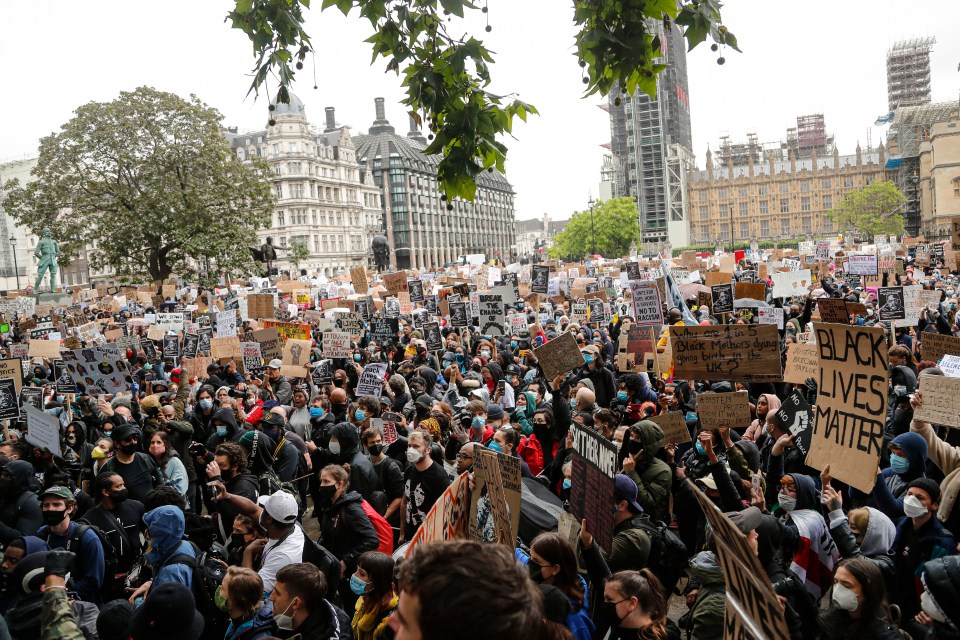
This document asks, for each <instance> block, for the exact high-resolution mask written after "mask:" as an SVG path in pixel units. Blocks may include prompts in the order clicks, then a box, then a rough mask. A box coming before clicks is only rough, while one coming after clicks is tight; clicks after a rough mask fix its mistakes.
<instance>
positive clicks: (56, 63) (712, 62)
mask: <svg viewBox="0 0 960 640" xmlns="http://www.w3.org/2000/svg"><path fill="white" fill-rule="evenodd" d="M315 4H319V3H317V2H315ZM230 6H231V2H230V1H229V0H166V1H165V2H162V3H160V2H147V1H146V0H71V1H67V0H30V1H29V2H19V3H13V2H12V1H11V0H6V1H0V54H2V59H3V60H4V62H5V64H4V71H5V73H4V79H3V85H4V89H5V90H4V92H3V95H4V99H3V100H0V122H2V123H3V126H2V129H0V131H2V134H0V161H5V160H10V159H14V158H18V157H23V156H29V155H34V154H35V153H36V149H37V142H38V140H39V138H40V137H42V136H44V135H48V134H49V133H51V132H53V131H55V130H57V129H58V128H59V127H60V125H61V124H63V123H64V122H66V121H67V120H68V119H69V118H70V115H71V112H72V111H73V110H74V109H75V108H77V107H78V106H79V105H81V104H84V103H87V102H89V101H108V100H111V99H114V98H116V97H117V95H118V94H119V92H120V91H124V90H131V89H134V88H136V87H137V86H141V85H150V86H154V87H156V88H158V89H161V90H165V91H172V92H176V93H180V94H189V93H195V94H197V95H198V96H199V97H200V98H201V99H203V100H204V101H205V102H207V103H208V104H210V105H211V106H214V107H216V108H217V109H219V110H220V112H221V113H222V114H223V115H224V123H225V124H227V125H231V126H238V127H240V128H241V130H256V129H259V128H263V127H264V126H265V122H266V119H267V102H266V100H265V98H264V97H261V99H260V100H257V101H254V100H253V97H252V96H251V97H249V98H245V95H246V92H247V88H248V86H249V78H248V77H247V76H246V74H247V73H248V72H249V70H250V67H251V66H252V62H253V59H252V53H251V47H250V44H249V41H248V40H247V39H246V37H245V36H244V35H243V34H242V33H241V32H239V31H235V30H232V29H230V28H229V26H228V25H227V24H225V23H224V21H223V19H224V16H225V15H226V13H227V11H228V10H229V8H230ZM801 6H802V7H803V10H802V11H801V10H800V9H799V7H801ZM489 8H490V11H489V14H488V15H489V20H490V24H491V26H492V28H493V29H492V31H491V32H490V33H489V34H485V33H484V32H483V26H484V24H485V22H484V20H483V19H482V16H480V15H479V14H478V15H477V18H478V19H477V20H471V21H470V22H468V23H467V24H465V25H463V29H465V30H470V31H472V32H473V33H475V34H476V35H477V36H478V37H479V36H485V37H484V40H485V41H486V43H487V45H488V46H489V48H490V49H492V50H493V51H495V52H496V58H497V64H496V65H495V66H494V68H493V75H494V84H493V86H492V90H493V91H495V92H498V93H511V92H513V93H516V94H517V95H518V96H519V97H520V98H521V99H523V100H526V101H528V102H532V103H533V104H535V105H536V106H537V107H538V108H539V109H540V112H541V115H540V117H535V118H531V119H530V121H529V122H528V123H527V124H525V125H523V124H521V125H520V126H517V127H516V128H515V129H514V135H515V139H508V140H506V144H507V146H508V147H509V149H510V152H509V156H508V157H509V160H508V164H507V172H508V177H509V179H510V180H511V182H512V183H513V185H514V188H515V190H516V191H517V198H516V214H517V218H520V219H524V218H532V217H539V216H542V215H543V213H545V212H547V213H549V214H550V215H551V216H552V217H554V218H566V217H568V216H569V214H570V212H572V211H574V210H577V209H581V208H584V207H585V203H586V201H587V199H588V196H589V195H591V194H593V195H594V196H596V194H597V182H598V180H599V167H600V162H601V159H602V156H603V152H604V150H603V149H602V148H601V147H600V145H601V144H603V143H605V142H607V141H608V140H609V123H608V120H607V116H606V113H605V112H604V111H602V110H600V109H599V108H598V106H597V105H598V104H599V103H600V99H598V98H597V97H596V96H594V97H592V98H587V99H583V98H582V92H581V89H582V87H583V85H582V84H581V76H580V68H579V67H578V66H577V63H576V59H575V58H574V57H573V36H574V29H573V25H572V10H571V8H570V7H569V2H564V1H562V0H489ZM724 16H725V22H726V24H727V25H728V26H729V28H730V29H731V30H732V31H734V32H735V33H736V34H737V36H738V38H739V40H740V45H741V48H742V49H743V53H742V54H738V53H735V52H727V53H726V54H725V57H726V64H725V65H723V66H722V67H721V66H718V65H717V64H716V57H717V55H718V54H714V53H711V52H710V50H709V49H708V47H707V46H704V45H702V46H700V47H698V48H697V49H696V50H695V51H693V52H692V53H690V54H689V56H688V66H689V82H690V100H691V108H692V121H693V136H694V151H695V153H696V155H697V159H698V163H699V164H700V165H701V166H703V163H704V153H705V151H706V149H707V146H708V145H711V146H712V147H714V148H715V147H716V146H717V140H718V139H719V137H720V135H722V134H724V133H729V134H730V135H731V137H733V138H735V139H741V138H744V137H745V135H746V132H747V131H755V132H756V133H757V134H758V136H759V138H760V140H762V141H771V142H772V141H776V140H778V139H779V138H781V137H782V136H783V134H784V131H785V129H786V128H787V127H789V126H793V125H795V123H796V116H797V115H801V114H807V113H817V112H822V113H824V114H825V117H826V124H827V128H828V129H829V130H830V131H832V132H833V133H835V134H836V139H837V144H838V145H839V147H840V151H841V153H852V152H853V149H854V147H855V146H856V144H857V143H858V142H859V143H860V144H861V145H863V146H866V144H867V135H868V131H869V132H872V141H873V144H874V145H877V144H878V143H879V142H880V141H881V140H883V139H884V138H885V135H886V133H885V130H884V129H882V128H878V127H873V126H872V125H873V121H874V120H875V119H876V117H877V116H878V115H880V114H882V113H885V112H886V110H887V109H886V105H887V100H886V71H885V58H884V57H885V53H886V51H887V49H888V48H889V46H890V45H891V44H892V43H893V42H895V41H897V40H900V39H904V38H913V37H918V36H935V37H937V39H938V43H937V44H936V46H935V48H934V53H933V56H932V63H933V64H932V67H933V75H932V83H933V98H934V100H935V101H937V100H953V99H956V98H957V95H958V92H960V74H958V72H957V67H958V64H960V39H957V38H956V37H955V34H954V33H951V32H950V31H949V30H948V28H950V27H953V28H955V27H956V26H957V25H958V24H960V2H956V1H955V0H915V1H914V2H911V3H908V4H904V3H903V2H894V1H893V0H874V1H872V2H869V3H866V2H853V1H850V0H846V1H837V0H808V1H807V2H804V3H789V4H788V3H785V2H774V1H771V0H729V1H728V2H727V4H726V6H725V10H724ZM458 26H459V25H458ZM308 27H309V31H310V33H311V34H312V36H313V39H314V44H315V46H316V58H315V60H316V64H315V72H316V79H317V80H316V84H317V86H318V89H316V90H314V89H313V86H314V82H313V73H314V65H313V64H308V65H307V66H306V68H305V69H304V71H303V72H301V74H300V76H301V77H300V79H299V81H298V83H297V85H296V87H295V88H294V91H295V92H296V93H297V95H299V96H300V98H301V99H302V100H303V101H304V103H305V104H306V107H307V115H308V118H310V120H311V121H312V122H314V123H316V124H321V123H322V120H323V109H324V107H327V106H333V107H335V108H336V110H337V112H336V113H337V120H338V122H339V123H342V124H346V125H349V126H351V127H352V130H353V131H354V132H363V131H366V129H367V128H368V127H369V126H370V123H371V122H372V121H373V116H374V111H373V109H374V107H373V100H374V98H375V97H377V96H383V97H384V98H386V100H387V115H388V118H389V119H390V120H391V121H392V122H393V124H394V125H395V126H396V127H397V129H398V130H399V131H400V132H402V133H405V132H406V130H407V124H406V123H407V117H406V115H405V113H404V110H403V108H402V106H401V105H400V99H401V98H402V95H403V93H402V89H401V87H400V83H399V80H398V78H397V76H395V75H385V74H384V73H383V67H384V63H383V62H381V61H378V62H377V63H376V64H375V65H374V66H372V67H371V66H370V64H369V63H370V50H369V45H367V44H365V43H363V39H364V38H366V37H367V36H368V35H369V26H368V25H367V23H365V22H361V21H360V20H359V19H357V18H355V17H353V16H351V17H350V18H344V17H343V16H342V15H341V14H340V13H339V12H338V11H336V10H328V11H326V12H324V13H323V14H322V15H321V14H320V13H319V12H318V11H314V12H313V13H312V14H311V15H310V19H309V23H308Z"/></svg>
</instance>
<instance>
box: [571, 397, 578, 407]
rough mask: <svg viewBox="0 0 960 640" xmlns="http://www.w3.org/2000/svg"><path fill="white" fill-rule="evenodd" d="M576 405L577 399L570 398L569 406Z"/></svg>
mask: <svg viewBox="0 0 960 640" xmlns="http://www.w3.org/2000/svg"><path fill="white" fill-rule="evenodd" d="M576 406H577V399H576V398H570V408H571V409H573V408H574V407H576Z"/></svg>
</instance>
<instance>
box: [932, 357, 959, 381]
mask: <svg viewBox="0 0 960 640" xmlns="http://www.w3.org/2000/svg"><path fill="white" fill-rule="evenodd" d="M937 367H938V368H939V369H940V370H941V371H943V375H945V376H947V377H949V378H960V356H948V355H945V356H943V357H942V358H940V361H939V362H937Z"/></svg>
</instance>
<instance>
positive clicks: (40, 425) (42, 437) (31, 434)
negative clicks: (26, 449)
mask: <svg viewBox="0 0 960 640" xmlns="http://www.w3.org/2000/svg"><path fill="white" fill-rule="evenodd" d="M23 409H24V410H25V411H26V413H27V434H26V438H27V442H29V443H30V444H32V445H33V446H35V447H36V448H37V449H40V450H41V451H43V450H44V449H48V450H49V451H50V453H52V454H53V455H55V456H57V457H59V456H60V420H59V418H57V417H56V416H52V415H50V414H49V413H47V412H45V411H40V410H39V409H36V408H34V407H31V406H30V405H28V404H24V405H23Z"/></svg>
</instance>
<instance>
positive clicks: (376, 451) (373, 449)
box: [367, 444, 383, 458]
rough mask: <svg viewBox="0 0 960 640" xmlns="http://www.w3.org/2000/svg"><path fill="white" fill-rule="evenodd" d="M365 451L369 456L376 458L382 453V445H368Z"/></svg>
mask: <svg viewBox="0 0 960 640" xmlns="http://www.w3.org/2000/svg"><path fill="white" fill-rule="evenodd" d="M367 451H369V452H370V455H371V456H372V457H374V458H376V457H377V456H379V455H380V454H381V453H383V445H382V444H372V445H370V446H369V447H367Z"/></svg>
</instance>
